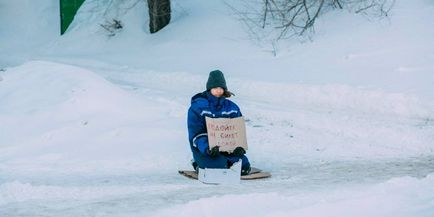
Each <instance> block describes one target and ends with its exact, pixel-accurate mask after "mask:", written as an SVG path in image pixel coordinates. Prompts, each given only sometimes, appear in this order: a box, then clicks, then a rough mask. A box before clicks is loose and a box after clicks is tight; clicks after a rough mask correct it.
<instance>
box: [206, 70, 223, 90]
mask: <svg viewBox="0 0 434 217" xmlns="http://www.w3.org/2000/svg"><path fill="white" fill-rule="evenodd" d="M215 87H221V88H223V89H224V90H228V87H227V86H226V80H225V76H224V75H223V72H221V71H220V70H214V71H212V72H210V73H209V77H208V82H206V90H211V89H212V88H215Z"/></svg>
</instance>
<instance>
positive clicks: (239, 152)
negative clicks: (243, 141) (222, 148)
mask: <svg viewBox="0 0 434 217" xmlns="http://www.w3.org/2000/svg"><path fill="white" fill-rule="evenodd" d="M232 154H233V155H235V156H237V157H241V156H243V155H244V154H246V150H244V148H242V147H236V148H235V150H234V151H233V152H232Z"/></svg>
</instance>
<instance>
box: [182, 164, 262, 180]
mask: <svg viewBox="0 0 434 217" xmlns="http://www.w3.org/2000/svg"><path fill="white" fill-rule="evenodd" d="M178 172H179V174H181V175H183V176H185V177H188V178H191V179H198V174H197V172H196V171H193V170H179V171H178ZM269 177H271V173H269V172H263V171H262V170H260V169H258V168H255V167H252V169H251V171H250V173H249V174H248V175H244V176H241V180H252V179H263V178H269Z"/></svg>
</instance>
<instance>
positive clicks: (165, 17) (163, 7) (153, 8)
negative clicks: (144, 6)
mask: <svg viewBox="0 0 434 217" xmlns="http://www.w3.org/2000/svg"><path fill="white" fill-rule="evenodd" d="M148 8H149V30H150V32H151V33H155V32H158V31H159V30H161V29H162V28H164V27H165V26H166V25H167V24H169V22H170V18H171V15H170V13H171V9H170V0H148Z"/></svg>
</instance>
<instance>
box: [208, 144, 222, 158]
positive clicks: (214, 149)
mask: <svg viewBox="0 0 434 217" xmlns="http://www.w3.org/2000/svg"><path fill="white" fill-rule="evenodd" d="M206 153H207V154H208V155H209V156H210V157H217V156H218V155H219V154H220V147H219V146H214V147H212V148H211V150H210V149H207V150H206Z"/></svg>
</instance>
